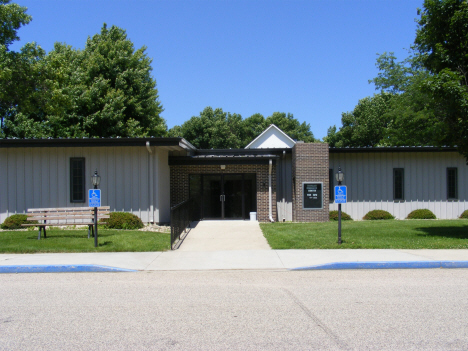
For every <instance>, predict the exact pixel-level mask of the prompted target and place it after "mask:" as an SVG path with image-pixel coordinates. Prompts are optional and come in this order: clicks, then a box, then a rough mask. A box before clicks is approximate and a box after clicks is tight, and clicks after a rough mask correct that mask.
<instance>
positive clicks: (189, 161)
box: [169, 155, 279, 166]
mask: <svg viewBox="0 0 468 351" xmlns="http://www.w3.org/2000/svg"><path fill="white" fill-rule="evenodd" d="M277 158H279V156H278V155H244V156H241V155H198V156H173V157H169V166H194V165H210V166H212V165H268V164H269V163H270V160H272V161H273V163H274V164H275V163H276V159H277Z"/></svg>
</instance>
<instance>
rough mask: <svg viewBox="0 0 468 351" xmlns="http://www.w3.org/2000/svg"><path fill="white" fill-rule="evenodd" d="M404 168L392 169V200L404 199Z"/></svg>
mask: <svg viewBox="0 0 468 351" xmlns="http://www.w3.org/2000/svg"><path fill="white" fill-rule="evenodd" d="M404 184H405V170H404V169H403V168H394V169H393V200H404V199H405V187H404Z"/></svg>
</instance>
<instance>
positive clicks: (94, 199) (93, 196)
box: [88, 185, 101, 247]
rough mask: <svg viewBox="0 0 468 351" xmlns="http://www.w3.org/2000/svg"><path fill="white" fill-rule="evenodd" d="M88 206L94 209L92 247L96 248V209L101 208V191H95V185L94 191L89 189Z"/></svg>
mask: <svg viewBox="0 0 468 351" xmlns="http://www.w3.org/2000/svg"><path fill="white" fill-rule="evenodd" d="M88 206H89V207H94V221H93V222H94V247H97V246H98V240H97V238H98V223H97V221H98V219H97V218H98V216H97V215H98V207H101V190H100V189H97V185H95V186H94V189H89V196H88Z"/></svg>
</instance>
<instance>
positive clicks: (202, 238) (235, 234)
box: [178, 221, 271, 251]
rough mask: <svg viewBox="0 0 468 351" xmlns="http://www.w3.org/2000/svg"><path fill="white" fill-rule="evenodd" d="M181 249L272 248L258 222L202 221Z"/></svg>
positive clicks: (190, 233)
mask: <svg viewBox="0 0 468 351" xmlns="http://www.w3.org/2000/svg"><path fill="white" fill-rule="evenodd" d="M178 250H179V251H226V250H271V247H270V245H268V242H267V240H266V239H265V237H264V236H263V233H262V231H261V229H260V225H259V224H258V222H253V221H200V222H193V223H192V229H190V232H189V233H188V235H187V236H186V237H185V239H184V241H183V242H182V244H181V245H180V247H179V249H178Z"/></svg>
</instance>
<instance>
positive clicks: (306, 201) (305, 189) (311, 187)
mask: <svg viewBox="0 0 468 351" xmlns="http://www.w3.org/2000/svg"><path fill="white" fill-rule="evenodd" d="M302 208H303V209H305V210H317V209H321V208H323V183H321V182H304V183H302Z"/></svg>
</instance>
